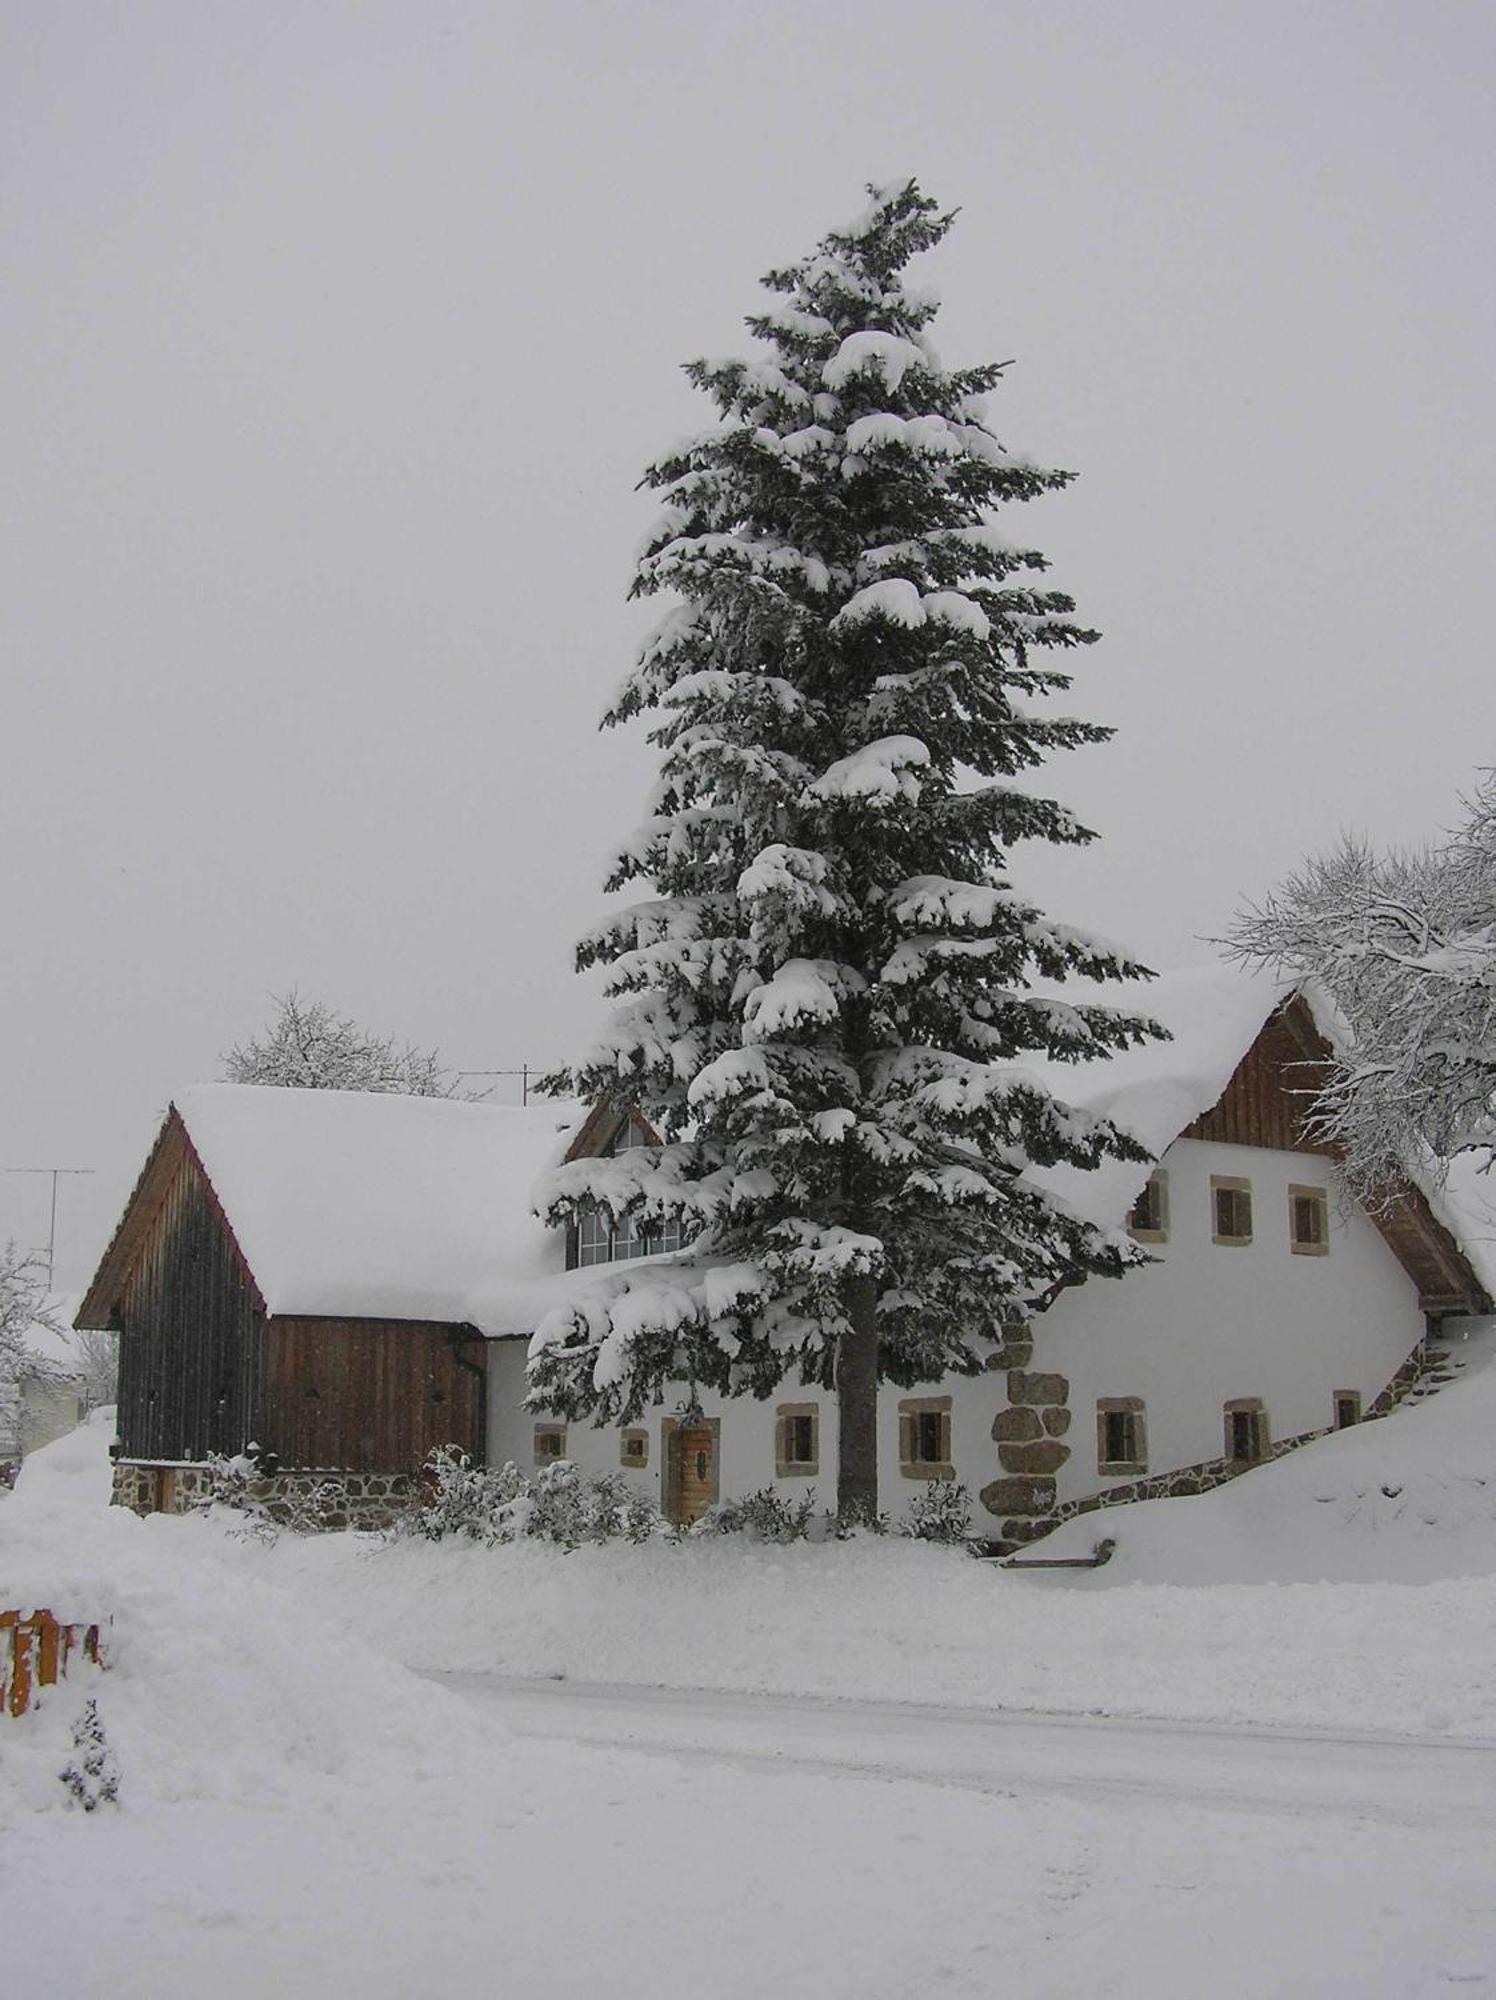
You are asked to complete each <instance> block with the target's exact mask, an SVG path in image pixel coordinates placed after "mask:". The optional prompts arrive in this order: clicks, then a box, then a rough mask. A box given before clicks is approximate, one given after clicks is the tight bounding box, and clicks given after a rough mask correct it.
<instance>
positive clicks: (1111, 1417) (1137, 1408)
mask: <svg viewBox="0 0 1496 2000" xmlns="http://www.w3.org/2000/svg"><path fill="white" fill-rule="evenodd" d="M1096 1469H1097V1471H1098V1472H1104V1473H1112V1474H1116V1473H1123V1472H1128V1473H1137V1472H1146V1471H1147V1470H1148V1440H1147V1431H1146V1427H1145V1422H1144V1417H1143V1403H1142V1398H1141V1397H1139V1396H1108V1397H1104V1398H1103V1399H1102V1401H1101V1402H1099V1403H1098V1404H1097V1405H1096Z"/></svg>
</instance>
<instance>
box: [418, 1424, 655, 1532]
mask: <svg viewBox="0 0 1496 2000" xmlns="http://www.w3.org/2000/svg"><path fill="white" fill-rule="evenodd" d="M425 1477H426V1492H425V1495H424V1497H423V1498H422V1499H420V1500H419V1501H417V1503H416V1504H415V1506H414V1507H412V1509H411V1510H410V1512H409V1513H408V1514H407V1515H406V1517H405V1518H404V1520H403V1521H402V1522H401V1524H400V1526H399V1528H397V1530H396V1533H397V1534H402V1535H418V1536H422V1537H424V1538H425V1539H426V1540H427V1541H432V1542H440V1541H444V1540H446V1539H447V1538H448V1537H457V1538H459V1539H462V1540H465V1541H470V1542H480V1543H482V1544H483V1545H484V1546H485V1547H488V1548H493V1547H496V1546H497V1545H498V1544H499V1543H501V1542H514V1541H518V1540H519V1539H520V1538H521V1537H522V1536H528V1537H530V1538H531V1539H532V1540H535V1541H542V1542H553V1543H555V1544H556V1546H557V1547H559V1548H563V1549H576V1548H580V1547H581V1546H582V1544H583V1543H584V1542H608V1541H617V1540H622V1541H628V1542H647V1541H649V1540H650V1539H651V1538H652V1537H653V1536H655V1535H662V1534H666V1533H668V1532H669V1529H668V1525H667V1523H666V1521H665V1519H664V1517H663V1516H662V1515H661V1514H660V1512H659V1511H658V1509H657V1508H654V1507H652V1506H650V1504H649V1502H648V1501H647V1500H643V1499H641V1498H640V1497H639V1495H638V1494H637V1493H635V1492H634V1491H633V1490H632V1488H631V1487H630V1486H629V1484H628V1482H627V1480H626V1479H624V1477H623V1475H622V1474H621V1473H617V1472H603V1473H584V1472H583V1471H581V1469H580V1468H579V1467H578V1466H576V1465H573V1464H572V1462H571V1460H570V1459H566V1458H560V1459H557V1460H556V1461H555V1463H554V1464H552V1465H545V1466H542V1467H541V1469H540V1470H539V1472H537V1473H536V1475H535V1477H534V1478H533V1479H531V1478H530V1477H529V1476H528V1475H527V1474H525V1473H523V1472H521V1471H520V1469H519V1467H518V1466H517V1465H515V1464H513V1463H512V1462H510V1463H507V1464H504V1465H500V1466H495V1467H490V1466H482V1465H474V1464H473V1462H472V1460H471V1458H469V1456H468V1454H467V1453H466V1452H465V1451H459V1450H458V1449H457V1448H456V1446H454V1445H445V1446H443V1447H441V1448H440V1449H439V1450H437V1451H434V1452H432V1454H431V1456H430V1457H429V1458H428V1459H427V1461H426V1471H425Z"/></svg>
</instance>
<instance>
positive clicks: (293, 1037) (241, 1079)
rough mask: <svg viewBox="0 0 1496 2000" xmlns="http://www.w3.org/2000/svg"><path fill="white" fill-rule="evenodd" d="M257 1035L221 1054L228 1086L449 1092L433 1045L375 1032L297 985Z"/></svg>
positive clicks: (451, 1086)
mask: <svg viewBox="0 0 1496 2000" xmlns="http://www.w3.org/2000/svg"><path fill="white" fill-rule="evenodd" d="M276 1006H277V1008H278V1010H279V1011H278V1012H277V1014H276V1016H275V1018H274V1020H273V1021H272V1022H271V1023H270V1026H269V1027H268V1028H267V1029H266V1030H265V1032H264V1033H263V1034H262V1035H258V1036H255V1037H253V1038H252V1039H251V1040H249V1041H247V1042H244V1043H241V1044H238V1045H236V1046H235V1047H234V1048H231V1049H229V1050H228V1051H227V1052H226V1053H225V1055H224V1056H223V1058H222V1061H223V1074H224V1079H225V1081H226V1082H228V1083H269V1084H279V1085H283V1086H288V1087H290V1086H294V1087H295V1088H298V1089H301V1090H372V1091H389V1092H397V1093H400V1094H403V1095H405V1096H409V1097H452V1096H454V1095H456V1088H455V1079H454V1077H453V1076H452V1073H451V1072H450V1071H449V1070H448V1069H447V1068H446V1067H445V1066H444V1065H443V1063H442V1061H441V1058H440V1057H439V1056H438V1055H437V1054H436V1053H435V1051H434V1050H426V1049H417V1048H415V1047H413V1046H412V1045H411V1044H410V1043H409V1042H403V1043H402V1042H397V1041H396V1040H395V1039H394V1037H393V1036H390V1035H374V1034H371V1033H370V1032H369V1031H368V1030H367V1029H366V1028H361V1027H360V1026H359V1025H358V1023H357V1022H356V1021H353V1020H351V1019H349V1017H348V1016H347V1015H344V1014H335V1013H334V1012H333V1010H332V1009H331V1008H330V1007H328V1006H326V1005H324V1004H323V1002H322V1001H320V1000H304V999H303V998H302V997H301V995H300V994H299V993H297V992H296V991H295V990H294V989H293V990H292V991H291V992H290V993H288V994H286V995H285V997H284V998H283V999H280V1000H278V1001H277V1002H276Z"/></svg>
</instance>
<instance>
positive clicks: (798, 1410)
mask: <svg viewBox="0 0 1496 2000" xmlns="http://www.w3.org/2000/svg"><path fill="white" fill-rule="evenodd" d="M820 1433H821V1413H820V1410H819V1408H818V1407H817V1405H816V1404H814V1403H781V1404H780V1405H779V1408H778V1410H777V1411H776V1412H775V1421H774V1471H775V1473H776V1474H777V1476H778V1477H779V1478H780V1479H796V1478H801V1479H803V1478H805V1477H807V1476H808V1475H809V1474H812V1473H816V1472H819V1471H820V1469H821V1435H820Z"/></svg>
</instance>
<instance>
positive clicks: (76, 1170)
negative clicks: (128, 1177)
mask: <svg viewBox="0 0 1496 2000" xmlns="http://www.w3.org/2000/svg"><path fill="white" fill-rule="evenodd" d="M94 1171H95V1169H94V1168H93V1167H6V1168H5V1172H6V1173H8V1174H50V1175H51V1176H52V1214H51V1219H50V1221H49V1222H48V1224H47V1290H48V1291H49V1292H50V1291H51V1289H52V1266H53V1263H54V1261H55V1257H56V1251H57V1183H58V1182H59V1181H60V1180H61V1179H62V1177H63V1175H64V1174H91V1173H93V1172H94Z"/></svg>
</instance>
